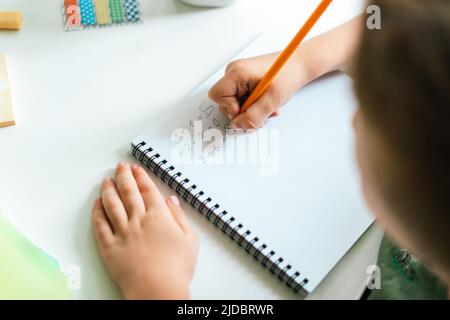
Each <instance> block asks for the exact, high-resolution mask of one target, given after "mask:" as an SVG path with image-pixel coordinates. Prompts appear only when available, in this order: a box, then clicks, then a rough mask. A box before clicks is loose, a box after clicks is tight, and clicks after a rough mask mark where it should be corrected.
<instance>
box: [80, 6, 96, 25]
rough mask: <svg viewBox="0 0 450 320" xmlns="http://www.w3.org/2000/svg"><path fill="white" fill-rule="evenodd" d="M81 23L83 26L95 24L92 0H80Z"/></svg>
mask: <svg viewBox="0 0 450 320" xmlns="http://www.w3.org/2000/svg"><path fill="white" fill-rule="evenodd" d="M80 10H81V23H82V24H83V25H84V26H94V25H96V24H97V18H96V17H95V10H94V3H93V2H92V0H80Z"/></svg>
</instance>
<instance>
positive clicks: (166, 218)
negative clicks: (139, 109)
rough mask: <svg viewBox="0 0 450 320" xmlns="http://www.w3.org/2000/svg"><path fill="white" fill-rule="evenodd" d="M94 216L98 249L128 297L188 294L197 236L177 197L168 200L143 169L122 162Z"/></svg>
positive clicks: (182, 296) (105, 187) (105, 183)
mask: <svg viewBox="0 0 450 320" xmlns="http://www.w3.org/2000/svg"><path fill="white" fill-rule="evenodd" d="M92 221H93V225H94V230H95V236H96V239H97V244H98V247H99V249H100V254H101V256H102V258H103V260H104V262H105V264H106V267H107V268H108V270H109V272H110V273H111V276H112V278H113V279H114V281H115V282H116V283H117V285H118V286H119V288H120V289H121V291H122V294H123V296H124V297H125V298H131V299H186V298H188V297H189V291H188V286H189V283H190V281H191V279H192V275H193V272H194V267H195V261H196V257H197V239H196V235H195V233H194V231H193V230H192V229H191V227H190V226H189V224H188V222H187V219H186V217H185V215H184V212H183V210H182V209H181V207H180V206H179V202H178V200H177V198H176V197H174V196H172V197H169V198H168V199H167V200H164V198H163V197H162V195H161V193H160V192H159V190H158V189H157V187H156V186H155V184H154V183H153V181H152V180H151V179H150V177H149V176H148V174H147V173H146V172H145V171H144V169H142V168H140V167H138V166H137V165H132V166H131V167H130V166H129V165H128V164H125V163H120V164H119V165H118V166H117V171H116V181H114V180H112V179H105V180H104V181H103V183H102V187H101V198H99V199H97V200H96V201H95V204H94V208H93V213H92Z"/></svg>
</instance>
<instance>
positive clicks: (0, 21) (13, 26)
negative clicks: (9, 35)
mask: <svg viewBox="0 0 450 320" xmlns="http://www.w3.org/2000/svg"><path fill="white" fill-rule="evenodd" d="M20 28H22V14H21V13H20V12H0V30H1V29H3V30H20Z"/></svg>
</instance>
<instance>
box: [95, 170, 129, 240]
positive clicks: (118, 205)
mask: <svg viewBox="0 0 450 320" xmlns="http://www.w3.org/2000/svg"><path fill="white" fill-rule="evenodd" d="M101 195H102V203H103V207H104V208H105V212H106V215H107V217H108V220H109V221H110V222H111V225H112V228H113V230H114V233H124V232H125V231H126V230H127V226H128V215H127V212H126V210H125V207H124V205H123V203H122V199H121V198H120V196H119V193H118V192H117V189H116V184H115V183H114V181H113V180H112V179H109V178H107V179H105V180H103V183H102V187H101Z"/></svg>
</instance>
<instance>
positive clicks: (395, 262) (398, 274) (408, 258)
mask: <svg viewBox="0 0 450 320" xmlns="http://www.w3.org/2000/svg"><path fill="white" fill-rule="evenodd" d="M378 267H379V268H380V272H381V274H380V279H381V282H380V284H381V287H380V289H373V290H372V292H371V293H370V296H369V299H370V300H394V299H401V300H403V299H405V300H409V299H423V300H425V299H439V300H440V299H448V290H447V286H446V285H444V284H443V283H442V282H441V281H440V280H439V279H438V278H437V277H436V276H435V275H433V274H432V273H431V272H430V271H428V270H427V269H426V268H425V266H424V265H423V264H422V263H421V262H420V261H419V260H418V259H417V258H416V257H414V256H413V255H411V254H410V253H409V252H408V251H406V250H404V249H399V248H398V247H397V246H396V245H395V244H394V243H393V242H391V241H390V240H389V239H388V238H387V237H386V236H385V237H384V239H383V241H382V243H381V246H380V251H379V253H378Z"/></svg>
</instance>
